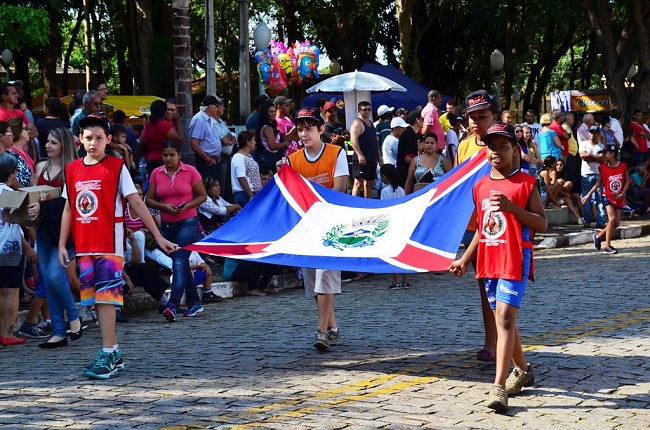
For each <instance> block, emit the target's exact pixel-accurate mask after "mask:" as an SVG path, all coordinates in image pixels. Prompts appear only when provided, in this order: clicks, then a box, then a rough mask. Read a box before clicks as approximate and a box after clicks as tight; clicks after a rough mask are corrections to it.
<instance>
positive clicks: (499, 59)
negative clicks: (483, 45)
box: [490, 49, 503, 105]
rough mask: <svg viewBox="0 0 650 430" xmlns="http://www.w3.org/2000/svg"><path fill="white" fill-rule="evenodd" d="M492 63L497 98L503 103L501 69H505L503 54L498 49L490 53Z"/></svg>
mask: <svg viewBox="0 0 650 430" xmlns="http://www.w3.org/2000/svg"><path fill="white" fill-rule="evenodd" d="M490 65H491V66H492V70H493V71H494V83H495V84H496V87H497V88H496V93H495V96H496V99H497V101H498V102H499V105H501V71H502V70H503V54H502V53H501V51H499V50H498V49H495V50H494V52H492V53H491V54H490Z"/></svg>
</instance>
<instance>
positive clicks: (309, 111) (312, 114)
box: [295, 107, 324, 123]
mask: <svg viewBox="0 0 650 430" xmlns="http://www.w3.org/2000/svg"><path fill="white" fill-rule="evenodd" d="M299 119H313V120H315V121H318V122H321V123H322V122H324V121H323V118H321V116H320V112H318V110H317V109H316V108H312V107H307V108H303V109H300V110H299V111H298V112H297V113H296V118H295V122H298V120H299Z"/></svg>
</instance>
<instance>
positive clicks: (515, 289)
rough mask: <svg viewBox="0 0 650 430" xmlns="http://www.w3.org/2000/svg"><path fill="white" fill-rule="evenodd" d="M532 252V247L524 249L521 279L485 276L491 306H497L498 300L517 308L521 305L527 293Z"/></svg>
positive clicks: (484, 283)
mask: <svg viewBox="0 0 650 430" xmlns="http://www.w3.org/2000/svg"><path fill="white" fill-rule="evenodd" d="M531 260H532V253H531V250H530V249H524V267H523V272H522V276H521V279H520V280H509V279H500V278H484V279H483V285H484V286H485V293H486V294H487V299H488V303H490V308H491V309H492V310H495V309H496V308H497V301H499V302H501V303H505V304H507V305H512V306H515V307H517V308H519V307H520V306H521V301H522V299H523V298H524V294H525V293H526V283H528V275H529V274H530V263H531Z"/></svg>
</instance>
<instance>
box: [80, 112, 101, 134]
mask: <svg viewBox="0 0 650 430" xmlns="http://www.w3.org/2000/svg"><path fill="white" fill-rule="evenodd" d="M90 127H102V128H103V129H104V131H105V132H106V133H108V119H106V117H105V116H103V115H98V114H92V115H88V116H87V117H85V118H82V119H81V120H80V121H79V128H80V129H84V130H85V129H87V128H90Z"/></svg>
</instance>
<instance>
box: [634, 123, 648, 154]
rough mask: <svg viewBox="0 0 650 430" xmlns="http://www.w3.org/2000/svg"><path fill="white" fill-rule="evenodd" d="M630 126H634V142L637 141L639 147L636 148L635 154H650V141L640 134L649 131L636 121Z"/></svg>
mask: <svg viewBox="0 0 650 430" xmlns="http://www.w3.org/2000/svg"><path fill="white" fill-rule="evenodd" d="M630 125H632V130H633V131H634V140H636V143H637V145H639V147H638V148H634V152H648V139H646V138H645V137H643V136H641V135H640V134H639V133H643V132H644V131H648V130H646V129H645V127H644V126H643V124H640V123H638V122H636V121H632V122H631V123H630Z"/></svg>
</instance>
